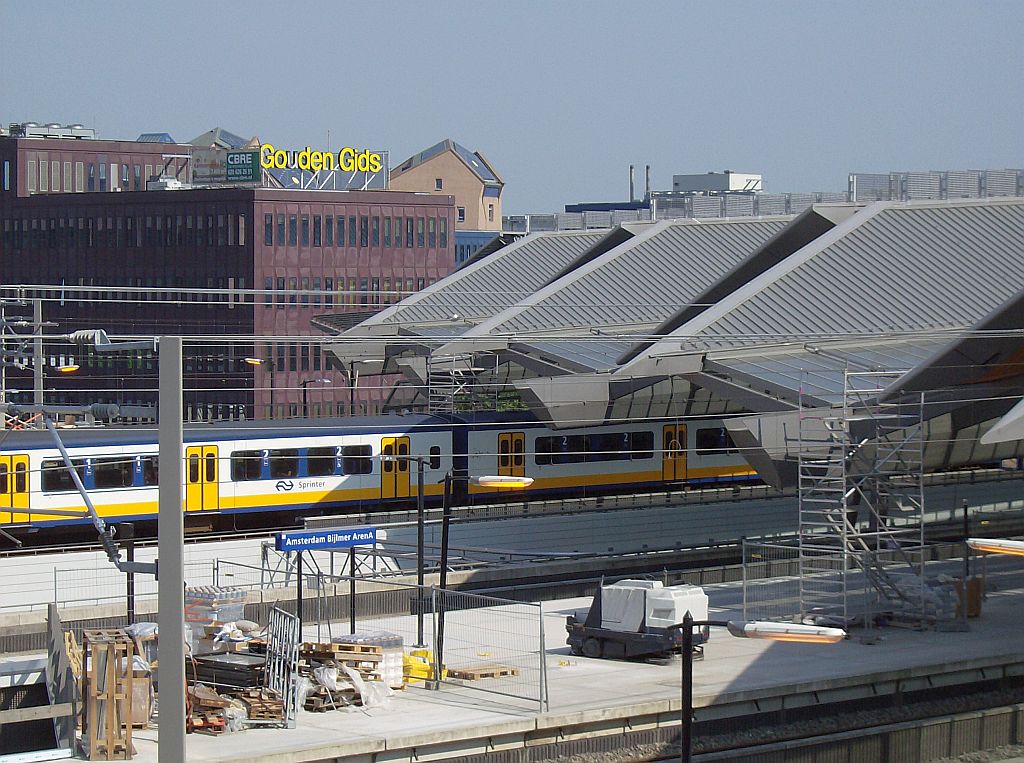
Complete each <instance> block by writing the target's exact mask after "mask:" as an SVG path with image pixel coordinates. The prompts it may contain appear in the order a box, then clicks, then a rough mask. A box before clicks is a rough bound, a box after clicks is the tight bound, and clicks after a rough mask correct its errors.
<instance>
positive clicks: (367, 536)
mask: <svg viewBox="0 0 1024 763" xmlns="http://www.w3.org/2000/svg"><path fill="white" fill-rule="evenodd" d="M376 542H377V528H376V527H346V528H342V529H339V530H318V531H304V532H287V533H278V534H277V537H276V540H275V548H276V549H277V550H278V551H321V550H324V549H332V548H351V547H352V546H369V545H373V544H374V543H376Z"/></svg>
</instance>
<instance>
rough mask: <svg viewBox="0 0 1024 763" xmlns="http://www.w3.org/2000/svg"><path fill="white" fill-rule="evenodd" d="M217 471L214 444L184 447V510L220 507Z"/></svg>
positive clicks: (215, 447)
mask: <svg viewBox="0 0 1024 763" xmlns="http://www.w3.org/2000/svg"><path fill="white" fill-rule="evenodd" d="M217 471H218V464H217V446H216V445H190V446H189V447H187V448H185V511H210V510H212V509H219V508H220V484H219V476H218V474H217Z"/></svg>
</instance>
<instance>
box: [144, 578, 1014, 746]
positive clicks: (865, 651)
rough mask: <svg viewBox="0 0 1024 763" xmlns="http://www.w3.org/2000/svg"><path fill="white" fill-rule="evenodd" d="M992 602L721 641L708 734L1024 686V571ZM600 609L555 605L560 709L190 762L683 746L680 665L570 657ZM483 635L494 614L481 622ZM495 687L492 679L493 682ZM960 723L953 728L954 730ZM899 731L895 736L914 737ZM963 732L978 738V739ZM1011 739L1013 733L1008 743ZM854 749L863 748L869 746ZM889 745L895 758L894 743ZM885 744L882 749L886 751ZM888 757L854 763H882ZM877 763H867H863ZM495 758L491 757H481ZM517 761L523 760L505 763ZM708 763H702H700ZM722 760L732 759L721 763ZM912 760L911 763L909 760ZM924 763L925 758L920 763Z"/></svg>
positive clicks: (407, 701)
mask: <svg viewBox="0 0 1024 763" xmlns="http://www.w3.org/2000/svg"><path fill="white" fill-rule="evenodd" d="M992 562H993V564H992V566H991V567H990V575H991V582H990V589H993V588H994V590H990V592H989V594H988V597H987V599H986V601H985V603H984V607H983V612H982V615H981V617H979V618H976V619H972V620H971V621H970V625H969V630H966V631H961V632H937V631H934V630H924V631H916V630H908V629H903V628H881V629H876V630H874V631H873V633H871V634H869V635H870V636H871V637H870V638H862V635H863V634H861V633H860V632H858V631H856V630H855V631H853V632H852V634H851V637H850V638H849V639H847V640H846V641H844V642H841V643H839V644H835V645H807V644H784V643H775V642H770V641H756V640H747V639H736V638H731V637H730V636H729V635H728V634H727V633H726V632H725V631H724V630H723V629H717V630H716V631H715V632H713V633H712V637H711V640H710V642H709V644H708V646H707V648H706V650H705V656H704V659H703V660H702V661H700V662H697V663H695V665H694V671H693V675H694V686H693V700H694V707H695V719H696V723H697V727H696V728H697V731H696V735H697V736H696V738H697V739H698V741H699V739H700V735H701V724H702V723H705V724H710V725H714V721H716V720H720V721H723V722H724V723H725V724H726V725H729V721H730V719H735V721H736V722H737V723H738V725H740V726H742V722H741V720H740V719H742V718H747V717H749V716H751V715H753V714H759V713H776V714H778V715H779V716H780V717H782V716H784V715H785V714H786V713H787V712H788V713H790V714H791V715H793V716H794V717H795V716H797V715H800V714H802V713H804V712H805V711H806V709H807V708H810V707H813V706H815V705H819V706H838V705H839V704H841V703H853V704H855V705H856V706H857V707H860V708H865V707H867V708H870V707H871V706H872V705H877V706H879V707H882V706H889V705H890V704H891V703H889V702H888V698H890V697H891V696H892V695H894V694H899V693H902V694H908V693H912V692H919V693H920V692H923V693H925V694H928V693H934V694H935V695H936V696H938V695H942V696H945V697H951V696H956V694H957V689H958V687H961V686H972V685H973V686H978V685H984V684H985V682H990V683H991V682H999V681H1003V682H1004V683H1009V684H1011V685H1012V684H1014V683H1015V684H1016V685H1017V686H1018V687H1019V686H1020V685H1021V681H1022V680H1024V678H1022V677H1024V629H1022V627H1021V623H1020V616H1019V613H1020V611H1021V607H1022V605H1024V563H1021V560H1019V559H1017V560H1012V559H1009V558H1003V559H998V562H997V558H993V559H992ZM705 589H706V590H707V591H708V593H709V596H710V597H711V605H712V610H713V611H712V615H711V616H712V617H715V618H722V619H730V618H733V619H740V617H741V615H740V612H739V611H738V608H737V591H738V586H737V585H736V584H721V585H713V586H706V587H705ZM589 603H590V599H589V598H587V599H576V600H564V601H559V602H556V603H551V604H549V605H548V608H547V609H546V611H545V615H544V616H545V618H546V620H545V624H544V625H545V629H544V630H545V637H546V638H545V640H546V643H545V662H546V666H547V675H548V690H549V708H548V709H547V710H546V711H545V712H538V709H537V706H536V704H533V705H532V706H530V705H528V704H524V703H522V702H518V703H517V702H516V701H514V700H511V699H508V698H504V697H499V696H494V697H490V698H486V697H482V696H481V694H480V693H479V692H475V691H470V690H467V688H466V687H460V686H457V685H455V686H450V685H447V684H446V685H443V686H442V688H441V689H440V690H429V689H427V688H425V687H422V686H418V685H415V684H410V685H409V686H407V687H406V688H405V689H404V690H402V691H399V692H396V695H395V696H394V697H392V698H390V699H389V700H388V701H387V703H386V704H385V705H383V706H380V707H375V708H372V709H352V710H350V711H342V712H339V711H332V712H327V713H318V714H314V713H306V712H300V715H299V719H298V726H297V728H296V729H290V730H288V729H252V730H247V731H243V732H238V733H231V734H224V735H221V736H216V737H210V736H203V735H198V734H195V735H190V736H189V737H188V739H187V759H188V760H189V761H211V762H212V761H221V762H226V761H232V762H234V763H263V762H264V761H266V763H270V761H275V762H277V761H295V762H298V761H310V762H312V761H339V760H345V761H410V762H411V761H421V760H446V759H452V758H460V757H464V756H474V757H477V759H479V760H486V759H487V758H488V757H491V759H493V760H498V759H499V758H500V756H501V754H502V753H503V754H505V755H506V756H507V755H516V754H517V753H516V752H515V751H516V750H522V749H523V748H527V747H533V748H542V747H543V748H544V749H535V750H533V751H531V759H536V760H540V759H544V757H545V755H544V754H540V755H538V753H544V752H545V751H547V752H550V758H551V759H554V758H556V757H564V756H566V755H570V754H577V753H580V752H601V751H607V750H611V749H616V748H621V747H622V746H624V745H627V746H628V745H633V744H637V745H641V744H644V743H660V744H671V743H672V741H673V740H675V739H676V736H677V735H678V731H679V723H680V707H681V697H680V688H681V687H680V663H679V660H678V659H672V660H668V661H665V662H661V663H657V662H625V661H614V660H596V659H594V660H592V659H587V658H584V657H575V656H572V655H571V654H570V653H569V650H568V647H567V646H566V645H565V629H564V622H565V616H566V615H567V614H568V613H569V612H571V611H573V610H575V609H580V608H585V607H586V606H588V605H589ZM476 616H477V617H479V618H481V622H482V623H486V622H487V618H488V613H487V612H486V610H481V611H479V612H477V613H476ZM483 680H486V679H483ZM1010 713H1011V716H1012V717H1010V718H1009V719H1007V717H1005V713H1004V714H1003V715H997V714H995V711H965V712H964V713H963V714H962V716H963V717H962V718H961V717H960V716H958V718H960V721H962V723H961V725H960V726H957V727H956V728H954V727H953V726H951V725H948V724H947V725H943V724H940V723H932V724H929V725H928V726H926V727H923V728H917V729H903V730H902V731H905V732H906V733H908V734H910V733H912V734H913V735H914V740H916V741H913V742H912V741H908V740H907V739H903V738H902V737H901V740H902V741H900V744H906V745H910V744H916V745H917V746H918V747H920V748H922V749H925V748H927V749H928V750H933V751H934V753H935V754H934V757H943V756H947V755H950V756H951V755H953V754H960V753H963V752H970V751H973V750H978V749H987V748H990V747H993V748H994V747H997V746H1000V745H1004V744H1013V743H1018V744H1019V743H1020V742H1021V740H1020V739H1014V740H1008V739H1005V737H1006V735H1007V734H1013V735H1018V736H1019V735H1020V734H1021V733H1022V730H1024V706H1017V708H1016V709H1015V710H1011V711H1010ZM954 722H956V721H955V720H954V721H951V723H954ZM897 726H898V724H897V725H895V726H893V731H892V732H891V733H892V734H898V733H902V732H901V729H900V728H897ZM964 729H967V730H968V731H969V733H968V732H965V731H964ZM1008 729H1009V731H1008ZM850 736H851V739H852V741H851V742H850V744H856V745H860V746H861V747H864V746H865V745H867V744H868V742H869V740H868V739H867V737H866V736H865V735H863V734H852V735H850ZM156 740H157V731H156V730H155V729H148V730H141V731H137V732H136V735H135V741H136V747H137V755H136V757H135V760H138V761H146V762H147V763H148V762H149V761H154V762H155V761H156V760H157V744H156ZM888 743H889V744H895V742H893V741H892V740H891V739H890V740H889V742H888ZM879 744H881V742H879ZM872 754H874V755H876V756H877V752H875V753H871V752H870V751H869V752H867V753H863V754H862V756H861V757H850V760H865V761H866V760H872V759H874V760H881V759H882V758H881V757H875V758H872V757H870V756H871V755H872ZM864 755H867V757H864ZM480 756H483V757H480ZM504 759H506V760H508V759H510V758H508V757H505V758H504ZM698 759H699V758H698ZM714 759H715V760H725V759H728V758H725V757H718V754H716V755H715V757H714ZM905 759H906V760H910V759H911V758H910V757H907V758H905ZM915 759H916V758H915Z"/></svg>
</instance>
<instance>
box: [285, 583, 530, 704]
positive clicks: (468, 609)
mask: <svg viewBox="0 0 1024 763" xmlns="http://www.w3.org/2000/svg"><path fill="white" fill-rule="evenodd" d="M304 583H305V586H304V587H305V590H306V591H308V592H309V593H308V596H304V598H303V604H302V614H303V624H304V630H303V633H304V637H305V638H307V639H309V640H313V639H315V640H317V641H328V640H333V641H352V640H353V639H355V640H359V641H369V642H382V643H398V644H400V645H401V648H402V649H403V650H404V652H405V658H404V661H403V666H402V678H403V681H402V682H401V683H402V684H405V683H409V684H411V685H412V686H421V687H427V688H438V687H439V686H444V687H446V688H450V689H453V690H456V689H457V690H459V691H469V692H483V693H487V694H490V695H493V696H494V697H503V698H506V699H508V700H510V701H513V702H514V704H516V705H522V706H525V707H536V708H540V709H544V708H546V706H547V677H546V674H545V667H544V648H543V644H544V626H543V609H542V606H541V605H540V604H537V603H524V602H519V601H511V600H508V599H499V598H495V597H490V596H482V595H479V594H473V593H465V592H458V591H451V590H443V589H439V588H436V587H431V586H417V585H411V584H405V583H400V582H396V581H385V580H379V579H378V580H367V579H364V578H351V577H348V576H329V575H326V574H324V573H316V574H313V575H308V576H304Z"/></svg>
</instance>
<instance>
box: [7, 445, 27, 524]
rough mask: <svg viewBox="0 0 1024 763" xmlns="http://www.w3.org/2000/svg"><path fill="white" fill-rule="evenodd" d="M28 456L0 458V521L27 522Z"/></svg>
mask: <svg viewBox="0 0 1024 763" xmlns="http://www.w3.org/2000/svg"><path fill="white" fill-rule="evenodd" d="M11 509H26V510H27V509H28V456H27V455H23V454H19V455H13V456H0V521H2V522H28V521H29V517H28V513H27V511H22V512H14V511H11Z"/></svg>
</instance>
